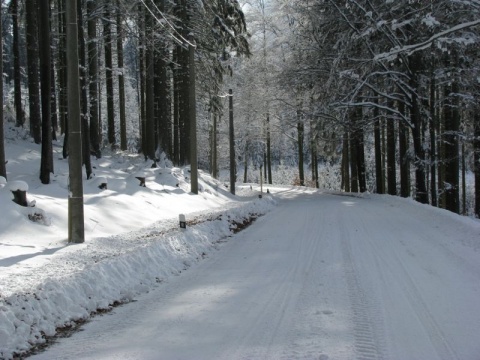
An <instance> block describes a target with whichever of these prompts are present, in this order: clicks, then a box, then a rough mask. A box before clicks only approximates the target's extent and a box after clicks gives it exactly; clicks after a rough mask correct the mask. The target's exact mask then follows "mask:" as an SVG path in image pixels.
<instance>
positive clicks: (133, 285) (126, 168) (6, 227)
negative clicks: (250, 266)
mask: <svg viewBox="0 0 480 360" xmlns="http://www.w3.org/2000/svg"><path fill="white" fill-rule="evenodd" d="M22 132H25V130H22V129H17V128H8V129H7V131H6V134H7V144H6V157H7V160H8V164H7V172H8V173H7V178H8V181H7V182H6V183H5V182H0V204H1V216H0V358H1V359H4V358H5V359H9V358H11V357H12V356H13V355H14V354H15V353H22V352H25V351H28V350H29V349H30V348H31V347H32V346H33V345H38V344H42V343H45V338H46V337H49V336H52V335H54V334H55V332H56V330H57V328H62V327H65V326H71V325H74V324H75V322H77V321H79V320H86V319H88V318H89V317H90V315H91V313H93V312H96V311H97V310H99V309H109V308H110V307H111V305H112V304H115V303H118V302H125V301H130V300H132V299H133V298H134V297H135V296H136V295H137V294H140V293H143V292H146V291H148V289H149V288H150V287H151V286H153V285H154V284H156V283H160V282H162V281H164V280H165V279H166V278H168V277H169V276H173V275H177V274H179V273H180V272H182V271H183V270H184V269H186V268H188V267H189V266H190V265H191V264H193V263H195V262H197V261H199V260H200V259H202V258H204V257H206V256H208V255H209V254H210V253H211V252H212V251H214V250H215V249H216V248H217V247H218V242H219V241H220V242H221V241H223V239H224V238H225V237H226V236H229V235H230V233H231V231H230V228H231V227H232V226H234V225H232V222H233V221H237V222H239V223H241V222H242V221H244V219H246V218H249V217H250V216H251V215H252V214H256V215H261V214H263V213H265V212H267V211H268V210H269V209H270V208H271V207H272V206H273V204H274V201H273V200H272V199H271V198H270V197H264V198H263V199H262V201H260V200H259V199H258V196H257V194H258V192H257V191H254V190H250V188H249V187H247V188H246V189H245V190H244V191H243V192H242V191H239V192H240V193H243V195H244V196H241V197H232V196H231V195H230V194H229V192H228V189H227V188H226V187H225V186H224V185H223V184H222V183H220V182H218V181H217V180H214V179H212V178H211V177H210V176H209V175H208V174H205V173H203V172H202V173H201V174H200V181H199V182H200V184H199V185H200V186H199V187H200V192H199V195H192V194H191V193H189V189H190V185H189V173H188V169H179V168H174V167H171V165H170V164H169V163H168V161H162V162H161V163H160V164H159V165H160V166H159V167H158V168H151V162H148V161H147V162H146V161H144V159H143V158H142V157H141V156H133V155H131V154H126V153H116V154H109V153H105V154H104V156H103V157H102V158H101V159H98V160H95V159H92V161H93V167H94V173H95V176H94V178H93V179H90V180H86V179H84V194H85V196H84V203H85V236H86V241H85V243H83V244H79V245H69V244H68V243H67V205H68V199H67V194H68V187H67V181H68V179H67V177H68V162H67V160H64V159H62V157H61V146H60V144H59V143H58V144H56V146H55V147H54V151H55V153H54V160H55V173H54V174H53V175H52V177H51V180H52V181H51V184H49V185H42V184H41V183H40V181H39V179H38V173H39V166H40V164H39V159H40V146H39V145H36V144H34V143H32V142H31V141H29V140H28V137H27V136H26V134H23V135H22ZM22 137H24V138H25V139H26V140H24V141H22V140H19V138H22ZM138 175H142V176H145V177H146V187H140V186H139V181H138V180H137V179H136V176H138ZM105 179H106V182H107V189H105V190H101V189H99V187H98V186H99V184H100V183H102V182H105ZM15 182H17V183H18V182H21V183H20V184H23V183H25V184H26V186H27V187H28V192H27V200H28V202H29V203H35V206H34V207H22V206H19V205H17V204H15V203H14V202H13V201H12V199H13V195H12V193H11V191H10V187H11V186H12V184H14V183H15ZM22 186H23V185H22ZM22 189H23V187H22ZM181 213H182V214H185V215H186V219H187V222H188V223H189V226H188V228H187V230H183V231H180V229H179V226H178V222H179V221H178V216H179V214H181ZM35 214H37V215H36V217H37V221H36V222H33V221H31V220H30V219H29V216H30V217H32V215H35ZM195 223H196V224H197V225H195V226H193V227H192V226H190V225H191V224H195Z"/></svg>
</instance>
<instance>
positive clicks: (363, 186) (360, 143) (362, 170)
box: [354, 106, 367, 193]
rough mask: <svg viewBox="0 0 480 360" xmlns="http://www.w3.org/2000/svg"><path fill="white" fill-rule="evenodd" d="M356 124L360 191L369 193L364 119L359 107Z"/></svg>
mask: <svg viewBox="0 0 480 360" xmlns="http://www.w3.org/2000/svg"><path fill="white" fill-rule="evenodd" d="M354 116H355V124H356V126H357V131H356V134H355V147H356V148H357V151H356V153H357V166H358V172H357V174H358V184H359V190H360V192H361V193H364V192H366V191H367V177H366V176H367V175H366V166H365V146H364V139H363V137H364V135H363V126H362V124H361V122H362V118H363V111H362V108H361V107H360V106H359V107H357V108H356V109H355V114H354Z"/></svg>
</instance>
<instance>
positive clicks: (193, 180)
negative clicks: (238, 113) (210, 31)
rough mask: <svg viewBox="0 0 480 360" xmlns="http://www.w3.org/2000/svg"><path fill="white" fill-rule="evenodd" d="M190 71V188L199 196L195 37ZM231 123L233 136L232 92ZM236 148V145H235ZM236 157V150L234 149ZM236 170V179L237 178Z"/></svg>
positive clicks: (191, 51) (191, 46)
mask: <svg viewBox="0 0 480 360" xmlns="http://www.w3.org/2000/svg"><path fill="white" fill-rule="evenodd" d="M188 41H189V43H190V44H189V45H188V70H189V74H188V77H189V81H188V85H189V91H188V108H189V114H188V117H189V125H190V129H189V133H190V139H189V140H190V144H189V150H190V187H191V192H192V193H194V194H198V159H197V158H198V156H197V100H196V92H195V84H196V82H195V49H196V47H197V46H196V44H195V39H194V38H193V35H189V36H188ZM230 101H231V106H230V109H231V110H230V119H231V120H230V123H231V128H232V130H231V132H232V135H231V136H233V96H232V90H230ZM233 145H234V146H235V143H234V144H233ZM234 155H235V148H234ZM236 173H237V172H236V168H235V177H236V175H237V174H236ZM233 190H234V192H233V194H235V186H234V187H233Z"/></svg>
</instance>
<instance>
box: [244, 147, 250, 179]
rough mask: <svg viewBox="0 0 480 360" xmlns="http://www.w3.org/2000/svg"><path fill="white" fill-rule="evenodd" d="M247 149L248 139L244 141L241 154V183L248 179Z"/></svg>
mask: <svg viewBox="0 0 480 360" xmlns="http://www.w3.org/2000/svg"><path fill="white" fill-rule="evenodd" d="M248 151H249V141H248V140H247V142H246V143H245V154H244V155H243V183H244V184H245V183H246V182H247V181H248Z"/></svg>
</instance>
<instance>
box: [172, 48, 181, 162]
mask: <svg viewBox="0 0 480 360" xmlns="http://www.w3.org/2000/svg"><path fill="white" fill-rule="evenodd" d="M179 51H180V49H179V47H178V46H176V47H175V49H174V50H173V62H174V63H178V60H179ZM179 72H180V69H178V67H175V68H174V70H173V81H172V83H173V154H174V156H173V159H174V160H173V162H174V164H175V165H177V166H178V165H180V75H179Z"/></svg>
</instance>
